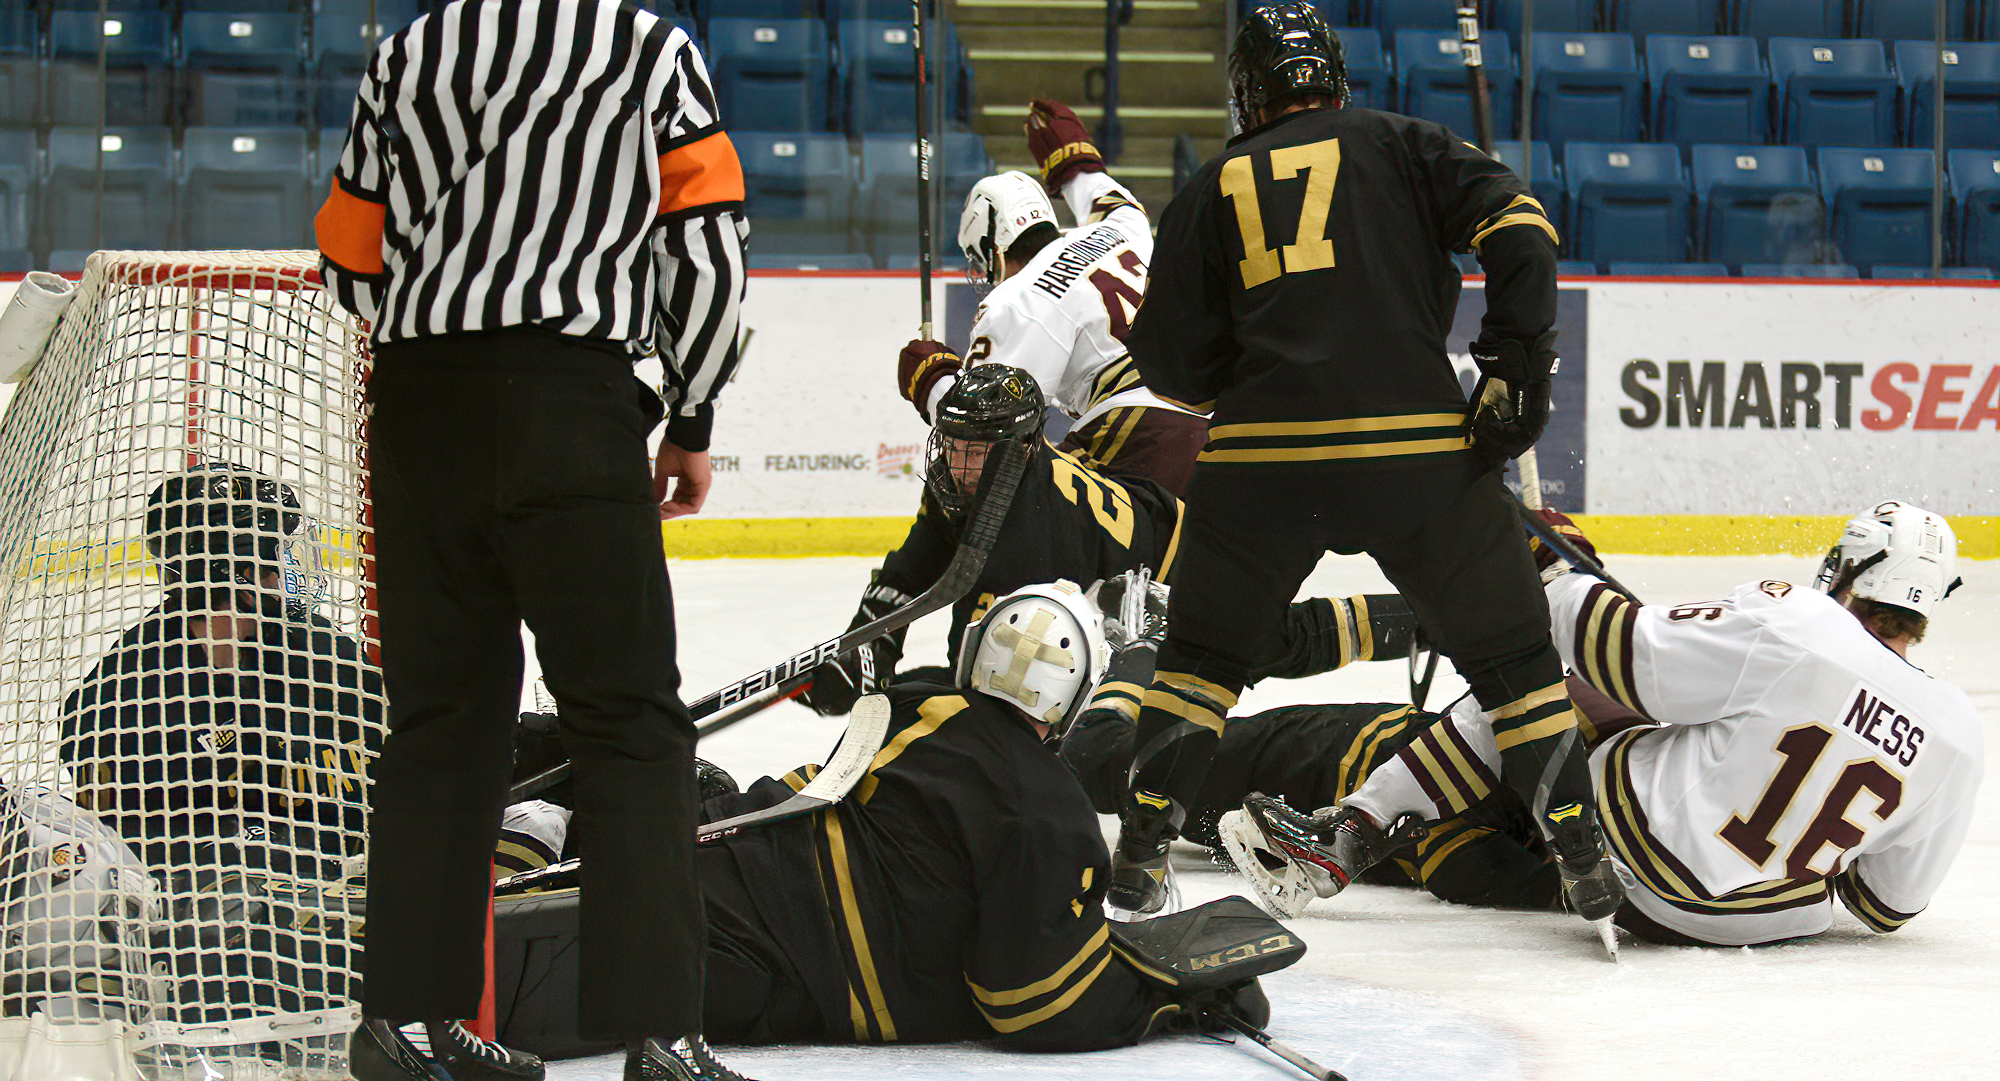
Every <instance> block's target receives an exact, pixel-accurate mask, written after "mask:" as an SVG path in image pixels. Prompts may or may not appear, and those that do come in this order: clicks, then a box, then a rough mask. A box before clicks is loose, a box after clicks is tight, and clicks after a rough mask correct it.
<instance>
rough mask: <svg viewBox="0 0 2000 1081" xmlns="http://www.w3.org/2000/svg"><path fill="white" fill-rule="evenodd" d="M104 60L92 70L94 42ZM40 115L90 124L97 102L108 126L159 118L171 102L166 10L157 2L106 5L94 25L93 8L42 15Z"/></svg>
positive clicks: (162, 119)
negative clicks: (44, 67) (44, 71)
mask: <svg viewBox="0 0 2000 1081" xmlns="http://www.w3.org/2000/svg"><path fill="white" fill-rule="evenodd" d="M100 41H102V42H103V47H104V59H105V65H106V71H105V76H104V80H103V84H102V86H100V85H99V82H98V76H97V58H98V43H99V42H100ZM49 53H50V62H49V71H48V98H47V100H48V103H49V109H48V114H47V117H46V119H47V120H48V121H49V122H50V123H54V124H93V125H94V124H96V123H97V120H98V110H99V102H100V101H101V102H102V103H103V104H102V107H103V113H104V121H105V123H107V124H112V125H128V124H164V123H167V122H168V121H169V120H170V118H171V114H172V102H173V85H174V83H173V59H174V57H173V16H172V14H171V13H169V12H165V11H161V10H159V9H158V8H139V7H136V6H133V7H129V8H128V7H124V6H119V5H114V6H113V7H112V8H111V10H110V13H109V14H107V15H106V16H105V17H104V19H103V21H102V23H101V24H100V22H99V20H98V16H97V12H96V10H95V9H94V7H93V10H90V11H57V12H53V13H52V14H51V15H50V17H49Z"/></svg>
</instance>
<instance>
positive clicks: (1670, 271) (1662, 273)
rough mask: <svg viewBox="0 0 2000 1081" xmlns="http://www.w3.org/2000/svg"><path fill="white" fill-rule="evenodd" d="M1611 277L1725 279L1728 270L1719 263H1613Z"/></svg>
mask: <svg viewBox="0 0 2000 1081" xmlns="http://www.w3.org/2000/svg"><path fill="white" fill-rule="evenodd" d="M1610 271H1611V273H1612V275H1613V276H1617V277H1633V278H1726V277H1728V276H1729V268H1728V267H1726V266H1723V265H1722V264H1721V263H1613V264H1611V266H1610Z"/></svg>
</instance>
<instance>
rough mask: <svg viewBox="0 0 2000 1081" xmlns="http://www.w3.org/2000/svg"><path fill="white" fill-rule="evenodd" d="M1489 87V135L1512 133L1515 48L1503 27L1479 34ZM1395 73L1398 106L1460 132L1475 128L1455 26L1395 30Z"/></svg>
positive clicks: (1505, 135) (1505, 136)
mask: <svg viewBox="0 0 2000 1081" xmlns="http://www.w3.org/2000/svg"><path fill="white" fill-rule="evenodd" d="M1480 41H1481V42H1482V49H1483V57H1484V62H1485V65H1486V82H1487V86H1488V87H1489V88H1490V89H1491V94H1492V109H1493V114H1492V115H1493V137H1494V138H1496V139H1511V138H1513V137H1514V90H1515V85H1516V84H1517V83H1518V82H1519V80H1518V78H1517V77H1516V74H1517V73H1516V68H1515V64H1514V53H1513V51H1512V49H1511V48H1510V46H1509V44H1508V38H1507V35H1506V33H1505V32H1504V31H1499V30H1493V31H1488V32H1486V33H1483V34H1481V35H1480ZM1395 42H1396V79H1397V82H1398V84H1399V85H1400V87H1401V94H1400V96H1399V98H1398V99H1397V100H1399V101H1401V102H1402V108H1401V110H1400V111H1402V112H1406V113H1409V114H1411V115H1413V116H1421V117H1424V118H1426V119H1429V120H1435V121H1437V122H1438V123H1440V124H1443V125H1444V126H1445V127H1448V128H1450V129H1451V130H1453V131H1456V132H1458V133H1460V134H1462V135H1470V134H1471V133H1472V131H1473V130H1474V126H1473V122H1472V95H1471V94H1470V93H1469V92H1468V91H1467V89H1466V78H1465V63H1464V61H1463V59H1461V56H1460V53H1459V41H1458V31H1457V30H1398V31H1396V36H1395Z"/></svg>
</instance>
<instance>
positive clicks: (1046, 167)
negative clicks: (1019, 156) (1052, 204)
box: [1021, 98, 1104, 195]
mask: <svg viewBox="0 0 2000 1081" xmlns="http://www.w3.org/2000/svg"><path fill="white" fill-rule="evenodd" d="M1021 130H1023V131H1025V132H1027V134H1028V152H1029V153H1031V154H1033V155H1034V156H1035V164H1036V165H1038V166H1040V167H1041V170H1042V186H1043V187H1045V188H1047V189H1048V190H1049V194H1051V195H1054V194H1056V193H1058V192H1060V191H1061V190H1062V186H1063V182H1064V181H1066V180H1068V179H1069V178H1070V177H1073V176H1075V175H1076V174H1078V173H1101V172H1103V171H1104V155H1102V154H1099V153H1098V152H1097V148H1096V147H1095V146H1092V145H1091V143H1090V132H1088V131H1086V130H1084V126H1083V121H1081V120H1079V119H1077V116H1076V112H1075V110H1073V109H1071V108H1070V107H1069V106H1067V105H1064V104H1063V103H1062V102H1060V101H1057V100H1055V99H1054V98H1042V99H1039V100H1036V101H1031V102H1029V103H1028V122H1027V123H1026V124H1025V125H1023V126H1022V129H1021Z"/></svg>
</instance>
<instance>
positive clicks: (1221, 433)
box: [1208, 413, 1465, 441]
mask: <svg viewBox="0 0 2000 1081" xmlns="http://www.w3.org/2000/svg"><path fill="white" fill-rule="evenodd" d="M1464 423H1465V414H1464V413H1410V414H1406V415H1404V416H1400V417H1349V418H1347V419H1346V420H1301V421H1271V422H1268V423H1261V424H1224V425H1220V426H1218V427H1214V428H1210V429H1209V430H1208V438H1209V440H1210V441H1214V440H1217V439H1250V438H1253V437H1258V436H1289V435H1346V434H1348V433H1350V432H1398V431H1402V430H1404V429H1407V428H1453V427H1457V426H1459V425H1462V424H1464Z"/></svg>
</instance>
